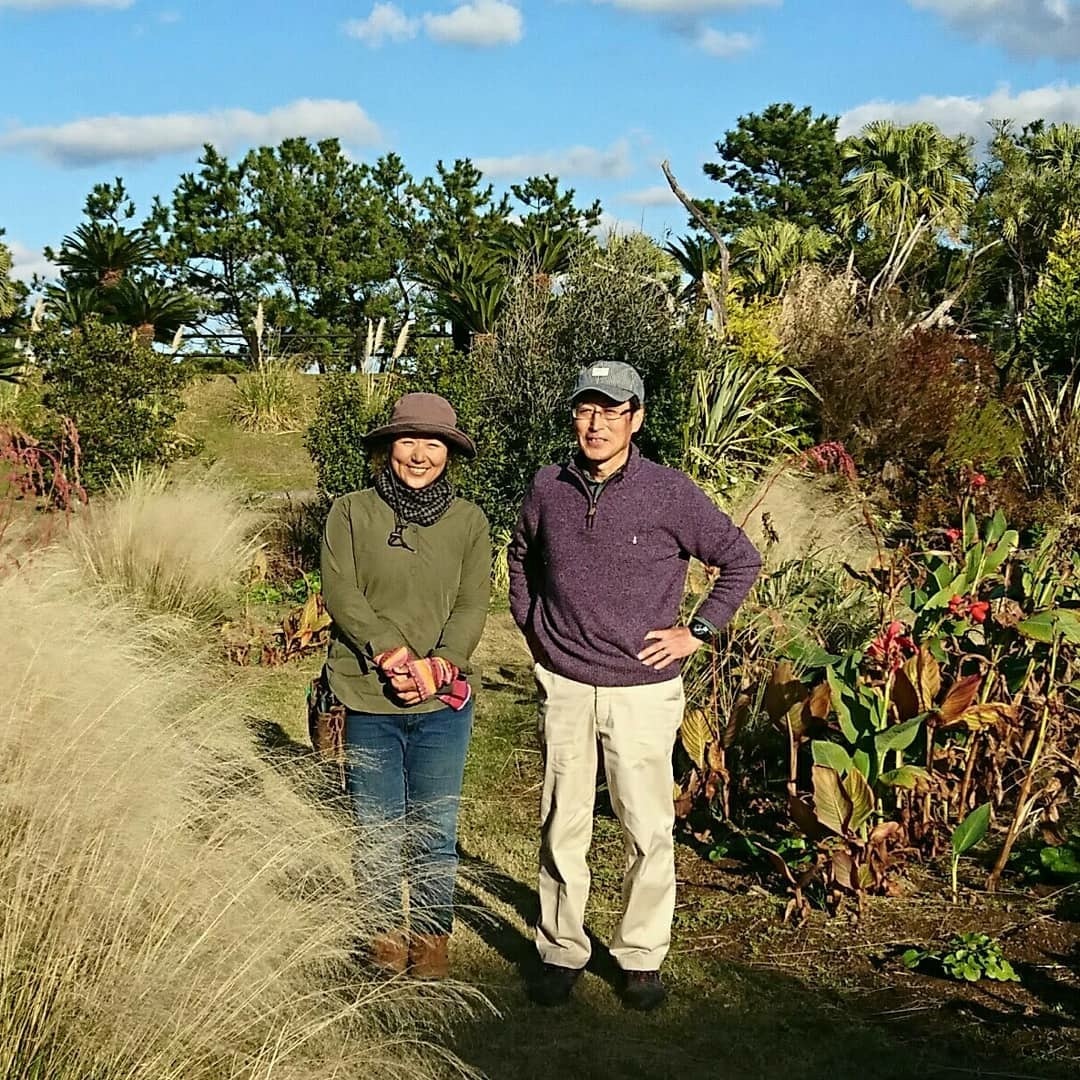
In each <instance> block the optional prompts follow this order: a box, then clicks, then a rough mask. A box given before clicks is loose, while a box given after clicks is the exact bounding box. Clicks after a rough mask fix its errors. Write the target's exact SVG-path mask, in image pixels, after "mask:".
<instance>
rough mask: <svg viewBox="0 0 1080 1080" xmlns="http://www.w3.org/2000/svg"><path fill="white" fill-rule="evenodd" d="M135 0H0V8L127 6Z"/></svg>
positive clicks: (48, 9)
mask: <svg viewBox="0 0 1080 1080" xmlns="http://www.w3.org/2000/svg"><path fill="white" fill-rule="evenodd" d="M134 3H135V0H0V8H14V9H15V10H16V11H51V10H53V9H55V8H129V7H131V5H132V4H134Z"/></svg>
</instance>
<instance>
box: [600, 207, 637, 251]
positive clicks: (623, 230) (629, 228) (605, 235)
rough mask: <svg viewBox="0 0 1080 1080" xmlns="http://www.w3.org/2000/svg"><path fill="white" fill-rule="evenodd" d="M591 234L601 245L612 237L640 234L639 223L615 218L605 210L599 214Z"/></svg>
mask: <svg viewBox="0 0 1080 1080" xmlns="http://www.w3.org/2000/svg"><path fill="white" fill-rule="evenodd" d="M591 231H592V234H593V236H595V237H596V239H597V240H599V241H600V242H601V243H603V242H605V241H606V240H608V239H610V238H611V237H612V236H628V235H630V234H631V233H639V232H642V231H643V230H642V228H641V222H640V221H630V220H629V219H628V218H621V217H616V216H615V215H614V214H609V213H608V212H607V211H606V210H604V211H602V212H601V214H600V220H599V221H598V222H597V223H596V225H595V226H593V228H592V230H591Z"/></svg>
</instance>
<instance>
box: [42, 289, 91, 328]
mask: <svg viewBox="0 0 1080 1080" xmlns="http://www.w3.org/2000/svg"><path fill="white" fill-rule="evenodd" d="M45 307H46V310H47V311H48V312H49V314H50V315H53V316H55V317H56V319H58V320H59V322H60V324H61V325H62V326H68V327H72V328H76V327H81V326H84V325H85V324H86V321H87V319H89V318H90V316H92V315H103V314H104V309H103V306H102V303H101V296H100V294H99V293H98V290H97V289H93V288H87V287H86V286H80V285H66V286H64V285H50V286H48V288H47V289H46V290H45Z"/></svg>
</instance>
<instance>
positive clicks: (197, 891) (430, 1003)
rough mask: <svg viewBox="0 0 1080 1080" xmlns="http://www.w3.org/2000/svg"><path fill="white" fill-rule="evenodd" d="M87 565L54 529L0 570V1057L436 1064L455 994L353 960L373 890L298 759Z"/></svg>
mask: <svg viewBox="0 0 1080 1080" xmlns="http://www.w3.org/2000/svg"><path fill="white" fill-rule="evenodd" d="M188 524H189V523H188V522H187V521H185V520H182V519H179V520H177V521H176V527H177V528H178V529H181V530H182V529H184V528H187V527H188ZM84 571H85V562H83V561H82V559H81V557H80V556H79V555H77V554H73V553H72V552H71V551H69V550H65V549H64V547H63V546H62V545H61V546H59V547H57V548H54V549H53V550H52V551H50V552H45V553H39V554H38V555H36V556H35V557H34V558H33V559H31V560H30V562H29V563H27V562H24V563H23V564H22V566H21V567H20V569H19V570H18V572H17V573H13V574H10V575H8V576H7V577H5V578H3V579H2V580H0V602H2V603H3V605H4V610H5V613H6V622H5V625H7V626H8V627H11V628H13V629H12V631H11V632H10V633H9V634H8V635H7V640H5V642H4V647H3V649H2V650H0V678H2V679H3V684H4V686H5V687H6V693H5V695H4V706H3V708H2V709H0V761H2V762H3V783H2V784H0V1076H4V1077H6V1078H8V1080H31V1078H33V1080H40V1078H43V1077H48V1078H49V1080H87V1078H91V1080H113V1078H120V1077H123V1078H124V1080H181V1078H182V1080H234V1078H235V1080H255V1078H256V1077H258V1078H260V1080H267V1078H283V1080H308V1078H311V1080H315V1078H320V1080H321V1078H324V1077H330V1076H364V1077H369V1078H370V1077H389V1076H394V1077H402V1076H406V1077H434V1076H442V1075H446V1074H447V1072H449V1071H453V1070H454V1069H455V1068H457V1066H456V1064H455V1062H454V1061H453V1060H452V1059H451V1057H450V1055H449V1054H448V1053H447V1052H445V1051H443V1050H441V1049H439V1048H438V1046H437V1045H436V1044H435V1039H436V1037H437V1035H438V1032H439V1030H440V1029H441V1028H442V1027H443V1026H444V1025H445V1024H446V1023H447V1020H448V1018H449V1017H452V1016H454V1015H455V1014H456V1013H457V1012H458V1010H459V1007H461V1006H463V1005H466V1004H467V1000H466V998H465V997H464V996H463V994H462V993H461V992H459V991H457V990H454V989H453V988H452V987H451V988H446V987H438V988H432V987H425V986H423V985H421V984H418V983H415V982H413V981H411V980H407V979H397V980H391V981H386V980H378V979H375V978H373V977H371V976H369V975H366V974H365V973H364V972H363V970H362V969H361V968H359V967H358V965H357V964H356V963H355V962H354V961H353V960H352V952H353V950H354V948H355V946H356V944H357V943H358V942H360V941H363V940H364V939H365V937H366V936H367V935H368V934H369V932H370V930H371V926H370V923H371V919H370V917H369V915H368V913H369V912H371V911H372V908H373V906H374V904H373V898H372V897H369V896H367V894H366V888H367V886H366V885H365V881H364V879H360V880H359V882H358V883H355V882H354V874H353V853H354V841H355V837H354V835H353V833H352V831H351V827H350V825H349V824H348V822H349V819H348V816H347V815H344V814H339V813H338V812H337V811H336V810H335V809H333V808H329V807H326V806H325V805H320V803H319V802H318V801H317V800H316V799H314V798H313V797H312V785H313V783H314V780H315V777H314V776H313V775H309V774H308V772H307V769H308V766H307V765H306V764H305V761H306V759H299V760H298V759H295V758H293V759H291V763H286V762H284V761H278V760H274V759H272V758H268V757H267V756H266V755H265V753H263V752H260V751H259V750H257V749H256V747H255V744H254V742H253V740H252V738H251V736H250V733H249V732H248V730H247V729H246V727H245V726H244V723H243V717H244V716H245V715H246V714H247V712H248V709H247V708H246V707H245V703H244V701H243V699H242V697H241V696H239V693H238V692H237V691H236V690H235V688H233V687H231V686H230V685H229V684H228V682H227V681H226V679H225V676H224V674H223V672H222V669H220V668H217V667H216V666H214V665H213V664H212V663H209V662H208V661H207V659H206V658H205V657H200V656H197V655H193V654H192V652H191V651H190V646H189V645H188V644H187V643H188V642H190V641H191V636H190V635H188V634H185V633H182V632H171V631H170V624H178V623H181V622H182V620H178V619H175V618H174V619H171V620H166V621H163V620H160V619H159V620H158V623H157V625H156V626H155V633H153V634H148V633H147V632H146V629H147V627H146V623H145V622H144V621H143V620H141V619H140V618H139V617H137V616H136V615H135V614H134V613H133V611H132V609H131V608H129V607H127V606H124V605H119V604H116V603H110V602H108V601H107V600H106V599H104V598H103V594H102V592H101V590H100V589H92V588H87V587H86V586H85V585H84V583H83V574H84ZM377 858H378V852H377V847H376V846H375V845H373V844H371V843H369V846H368V847H367V849H366V860H367V861H368V862H370V861H371V860H372V859H375V860H376V861H377ZM472 1000H474V1001H475V1000H477V999H476V998H473V999H472Z"/></svg>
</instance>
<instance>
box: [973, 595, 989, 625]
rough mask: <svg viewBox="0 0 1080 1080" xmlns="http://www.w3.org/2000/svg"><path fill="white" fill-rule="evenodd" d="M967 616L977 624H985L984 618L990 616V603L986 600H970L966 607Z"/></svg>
mask: <svg viewBox="0 0 1080 1080" xmlns="http://www.w3.org/2000/svg"><path fill="white" fill-rule="evenodd" d="M968 614H969V615H970V616H971V618H972V619H973V620H974V621H975V622H977V623H981V622H985V621H986V616H987V615H989V614H990V602H989V601H988V600H972V601H971V604H970V606H969V607H968Z"/></svg>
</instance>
